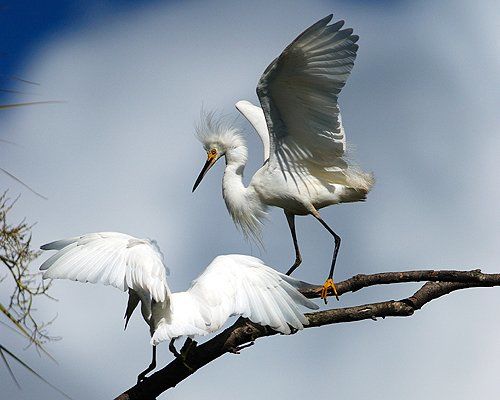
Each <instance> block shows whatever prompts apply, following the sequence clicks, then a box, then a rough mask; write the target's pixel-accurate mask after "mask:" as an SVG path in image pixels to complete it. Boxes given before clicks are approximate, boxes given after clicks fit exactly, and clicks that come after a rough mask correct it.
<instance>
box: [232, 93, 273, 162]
mask: <svg viewBox="0 0 500 400" xmlns="http://www.w3.org/2000/svg"><path fill="white" fill-rule="evenodd" d="M235 107H236V109H237V110H238V111H239V112H240V113H241V114H243V116H244V117H245V118H246V119H247V121H248V122H250V124H251V125H252V126H253V127H254V129H255V131H256V132H257V134H258V135H259V137H260V140H261V141H262V146H263V147H264V162H266V161H267V160H268V159H269V149H270V146H271V144H270V141H269V131H268V130H267V124H266V117H265V116H264V111H262V108H260V107H257V106H255V105H253V104H252V103H250V102H249V101H246V100H240V101H238V102H237V103H236V104H235Z"/></svg>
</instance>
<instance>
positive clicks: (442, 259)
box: [0, 0, 500, 399]
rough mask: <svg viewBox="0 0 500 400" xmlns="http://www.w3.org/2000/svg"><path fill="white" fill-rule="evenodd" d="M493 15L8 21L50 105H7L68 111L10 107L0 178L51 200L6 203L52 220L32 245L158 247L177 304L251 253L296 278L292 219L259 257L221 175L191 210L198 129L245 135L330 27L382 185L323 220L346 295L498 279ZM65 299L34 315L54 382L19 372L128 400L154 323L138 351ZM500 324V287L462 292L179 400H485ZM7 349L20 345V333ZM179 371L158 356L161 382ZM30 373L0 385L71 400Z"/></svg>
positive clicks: (50, 15) (144, 14)
mask: <svg viewBox="0 0 500 400" xmlns="http://www.w3.org/2000/svg"><path fill="white" fill-rule="evenodd" d="M88 4H90V5H88ZM498 11H499V8H498V5H497V3H496V2H494V1H485V2H481V5H480V6H479V5H477V3H476V2H472V1H466V0H463V1H448V2H447V1H443V2H433V1H421V2H369V1H366V2H347V1H342V2H335V1H331V2H325V1H307V2H303V1H298V0H297V1H286V2H285V1H278V2H273V3H272V4H269V2H264V1H262V2H256V3H252V4H251V5H250V4H248V5H246V4H245V3H236V2H226V1H214V2H202V1H191V2H175V3H169V2H159V1H154V2H142V3H136V2H134V4H132V2H124V3H122V2H117V1H115V2H92V3H87V2H86V3H85V5H82V3H81V2H44V4H43V5H40V6H32V5H31V4H29V3H28V2H20V3H15V4H14V5H9V7H8V8H7V9H5V10H4V11H2V13H1V14H0V18H1V19H2V20H1V21H0V22H2V21H5V23H0V33H1V34H0V37H1V38H2V41H1V42H0V44H1V46H2V47H1V48H0V50H2V51H3V52H4V53H6V54H4V55H3V56H2V59H1V60H0V61H1V62H0V66H1V68H2V69H1V71H0V72H1V73H2V76H12V75H14V76H19V77H22V78H25V79H28V80H32V81H35V82H38V83H40V86H32V85H28V86H27V85H25V84H23V83H20V82H17V81H6V85H3V86H2V87H3V88H7V89H13V90H21V91H29V92H30V93H33V94H32V95H30V96H11V95H10V96H7V95H6V94H3V95H2V99H3V100H4V101H7V100H26V101H28V100H39V99H40V100H41V99H57V100H64V101H65V103H64V104H57V105H55V104H54V105H46V106H38V107H29V108H23V109H17V110H10V111H9V112H8V113H2V118H1V119H0V135H1V136H0V138H1V139H4V140H8V141H13V142H15V143H17V144H18V145H19V146H10V145H8V144H3V143H2V146H0V160H1V164H0V165H1V166H2V167H3V168H6V169H8V170H9V171H11V172H13V173H15V174H16V175H17V176H19V177H20V178H22V179H23V180H24V181H26V182H27V183H29V184H30V185H31V186H33V187H34V188H35V189H36V190H38V191H40V192H42V193H43V194H44V195H46V196H47V197H48V198H49V200H48V201H43V200H41V199H40V198H38V197H36V196H34V195H32V194H31V193H29V192H27V191H25V190H24V189H23V188H22V187H20V186H18V185H17V184H16V183H15V182H13V181H12V180H9V179H8V178H7V177H5V176H0V185H1V186H2V187H5V188H9V189H10V191H11V193H12V194H13V195H17V194H21V198H20V200H19V202H18V207H17V209H16V210H15V217H18V218H22V217H27V219H28V220H29V221H33V222H34V221H36V222H37V225H36V226H35V228H34V232H33V234H34V235H33V242H34V244H35V245H37V246H38V245H41V244H43V243H46V242H49V241H51V240H54V239H58V238H62V237H67V236H74V235H77V234H80V233H85V232H94V231H101V230H114V231H121V232H126V233H129V234H132V235H136V236H139V237H152V238H155V239H157V241H158V243H159V244H160V246H161V248H162V250H163V252H164V253H165V256H166V261H167V264H168V266H169V267H170V270H171V272H172V274H171V276H170V281H169V283H170V286H171V287H172V289H173V290H183V289H185V288H186V287H187V286H188V284H189V282H190V280H192V279H193V278H195V277H196V276H197V274H198V273H199V272H201V270H202V269H203V268H204V267H205V266H206V265H207V264H208V263H209V262H210V261H211V259H212V258H213V257H215V256H216V255H218V254H224V253H242V254H253V255H256V256H259V257H261V258H263V259H264V261H266V263H268V264H269V265H272V266H275V267H276V268H277V269H278V270H282V271H284V270H286V269H287V268H288V267H289V264H290V263H291V262H292V260H293V249H292V245H291V240H290V238H289V236H288V235H289V234H288V228H287V226H286V222H285V219H284V218H283V215H282V212H281V211H280V210H275V211H273V212H271V215H270V222H269V223H268V224H267V225H266V227H265V229H264V240H265V243H266V249H265V251H259V250H258V249H256V248H255V246H252V245H251V244H248V243H246V242H244V240H243V239H242V237H241V236H240V235H239V233H238V232H237V231H236V228H235V227H234V225H233V223H232V221H231V220H230V217H229V215H228V214H227V211H226V210H225V206H224V203H223V201H222V198H221V189H220V184H221V182H220V181H221V174H222V170H223V165H222V164H221V165H217V166H216V167H214V168H213V171H211V173H210V174H209V175H208V176H207V177H206V178H205V180H204V182H203V184H202V185H201V186H200V188H199V189H198V190H197V192H196V193H195V194H194V195H193V194H191V187H192V184H193V181H194V179H195V178H196V175H197V173H198V172H199V169H200V168H201V165H202V164H203V162H204V152H203V150H202V148H201V146H200V144H199V143H198V142H197V140H196V139H195V137H194V125H195V123H196V121H197V118H198V116H199V111H200V108H201V106H202V105H203V106H204V107H206V108H209V109H216V110H220V111H222V112H224V113H227V114H229V115H232V116H234V117H236V115H237V114H236V110H235V109H234V103H235V102H236V101H238V100H241V99H247V100H250V101H253V102H255V101H256V97H255V85H256V82H257V80H258V78H259V76H260V74H261V73H262V71H263V70H264V68H265V67H266V66H267V64H268V63H269V62H270V61H271V60H272V59H273V58H274V57H275V56H276V55H278V54H279V53H280V52H281V50H282V49H283V48H284V47H285V46H286V45H287V44H288V43H289V42H290V40H292V39H293V38H294V37H295V36H296V35H297V34H298V33H300V32H301V31H302V30H303V29H304V28H306V27H307V26H309V25H310V24H311V23H313V22H314V21H316V20H318V19H319V18H321V17H323V16H325V15H327V14H329V13H331V12H333V13H334V16H335V18H337V19H345V20H346V24H347V26H351V27H353V28H354V30H355V32H356V33H357V34H359V35H360V41H359V45H360V49H359V52H358V58H357V60H356V65H355V67H354V69H353V73H352V76H351V78H350V79H349V81H348V83H347V85H346V87H345V89H344V90H343V92H342V95H341V98H340V101H341V106H342V111H343V121H344V124H345V128H346V133H347V140H348V142H349V144H350V145H351V146H352V148H353V152H354V158H355V159H356V160H357V161H358V162H359V163H360V164H361V165H362V166H363V167H364V168H365V169H367V170H371V171H373V172H374V174H375V176H376V179H377V183H376V186H375V188H374V190H373V192H372V193H370V196H369V197H368V201H367V202H366V203H363V204H349V205H341V206H335V207H330V208H328V209H326V210H325V211H324V212H323V217H324V218H325V220H326V221H328V222H329V223H330V224H331V225H332V226H333V227H334V228H335V230H336V231H337V232H338V233H340V234H341V236H342V238H343V242H342V248H341V251H340V255H339V260H338V264H337V267H336V274H337V279H344V278H347V277H349V276H351V275H353V274H356V273H371V272H379V271H388V270H404V269H414V268H464V269H466V268H477V267H481V268H483V270H485V271H490V272H493V271H498V240H499V239H500V237H499V232H498V226H499V222H500V215H499V211H498V206H497V204H496V203H497V201H496V199H498V198H499V195H500V192H499V190H500V189H499V185H498V177H497V170H498V156H497V154H498V148H499V145H500V143H499V141H500V140H499V136H498V130H499V128H500V120H499V117H498V115H499V114H498V104H500V94H499V92H498V89H497V88H498V87H500V82H499V80H500V78H499V76H500V75H499V74H498V70H499V67H500V58H499V54H500V48H499V46H500V44H499V43H500V42H499V41H498V40H497V39H498V37H499V34H500V32H499V28H498V22H497V15H498V14H499V13H498ZM2 82H4V81H3V80H2ZM238 123H239V124H240V126H241V127H242V128H243V129H244V130H245V136H246V138H247V139H248V143H249V154H250V162H249V165H248V167H247V170H246V179H247V180H248V179H249V177H250V176H251V173H253V171H255V170H256V168H257V167H258V165H259V162H260V160H261V153H260V152H261V148H260V144H259V142H258V139H257V138H256V135H255V134H254V133H253V132H252V131H251V130H250V129H249V128H248V126H247V125H246V124H245V122H244V120H243V119H241V118H240V119H239V122H238ZM213 226H215V227H216V229H215V230H214V231H213V232H210V234H207V229H208V228H207V227H213ZM297 229H298V236H299V240H300V241H301V245H302V250H303V257H304V263H303V265H302V266H301V268H300V269H299V270H298V271H297V272H298V274H297V276H298V277H300V278H301V279H305V280H308V281H311V282H322V281H323V280H324V277H325V274H326V270H327V269H328V265H329V259H330V256H331V245H332V244H331V241H330V238H329V237H328V235H327V234H326V233H325V232H323V230H322V229H321V227H320V226H319V225H318V224H317V222H315V221H314V220H312V219H310V218H299V219H298V221H297ZM43 259H45V256H42V258H41V259H40V262H41V261H42V260H43ZM34 267H35V266H34ZM414 288H415V287H414V286H412V285H409V286H406V285H402V286H397V287H392V288H373V289H370V290H368V291H366V292H364V293H356V294H352V295H348V296H343V298H342V299H341V302H340V303H332V304H329V305H330V306H332V307H337V306H348V305H351V304H362V303H366V302H370V301H375V300H379V299H387V298H399V297H402V296H407V295H409V294H410V293H411V291H412V290H413V289H414ZM5 295H6V292H5V289H4V288H3V287H0V296H2V298H3V296H5ZM53 295H54V296H55V297H57V298H58V299H59V301H58V302H49V301H47V302H41V303H40V305H39V313H40V316H41V317H44V318H46V319H47V320H49V319H51V318H53V317H54V316H56V315H57V319H56V321H55V322H54V324H53V325H52V327H51V333H53V334H54V335H60V336H62V337H63V340H62V341H59V342H56V343H52V344H50V345H49V349H50V351H51V352H52V353H53V354H54V355H55V356H56V358H57V359H58V361H59V365H54V364H52V363H51V362H50V361H48V360H46V359H44V358H39V357H38V356H37V355H36V354H34V352H32V351H30V350H27V351H24V352H22V356H23V358H25V359H26V360H28V361H30V362H31V363H32V364H33V365H34V367H35V368H36V369H37V370H39V371H42V372H43V373H44V375H45V376H46V377H47V378H48V379H50V380H51V381H53V382H55V383H57V384H58V385H59V386H61V387H63V389H64V390H65V391H66V392H68V393H70V394H71V395H73V396H74V397H75V398H83V397H93V398H99V399H100V398H103V399H105V398H110V397H111V396H113V395H116V394H118V393H119V392H120V390H122V389H125V388H126V387H128V386H130V385H131V384H132V383H133V382H134V379H135V376H136V374H137V372H138V371H139V370H141V368H143V367H144V366H145V365H146V364H147V363H148V361H149V360H148V358H149V355H150V352H149V347H148V346H149V345H148V332H147V329H145V327H144V325H143V322H142V321H141V320H140V319H139V318H133V320H132V321H131V324H130V327H129V329H128V330H127V332H123V325H122V318H121V317H122V313H123V311H124V308H125V301H126V296H125V295H124V294H121V293H119V292H118V291H116V290H112V289H110V288H107V287H97V286H90V285H81V284H76V283H74V282H55V284H54V286H53ZM499 306H500V296H499V293H498V290H496V289H478V290H469V291H464V292H462V293H458V294H454V295H452V296H448V297H446V298H443V299H440V300H438V301H436V302H435V303H432V304H431V305H429V306H427V307H426V308H425V309H424V310H422V311H421V312H419V313H417V314H416V315H414V316H413V317H411V318H406V319H387V320H385V321H378V322H376V323H375V322H373V321H365V322H361V323H356V324H348V325H343V326H335V327H328V328H322V329H311V330H307V331H305V332H302V333H301V334H299V335H295V336H293V337H288V338H284V337H275V338H270V339H269V340H262V341H260V342H258V345H257V346H254V347H253V348H252V349H250V350H248V351H245V352H243V353H242V354H241V355H240V356H227V357H224V358H222V359H220V360H218V361H217V362H216V363H214V364H213V365H211V366H209V367H208V368H206V369H203V370H201V371H200V372H199V373H197V374H196V375H195V376H193V377H192V378H190V380H189V381H187V382H185V383H183V384H182V385H179V387H177V388H176V389H175V390H174V391H173V392H172V393H171V394H169V395H168V398H174V399H175V398H182V399H191V398H193V399H194V398H199V395H200V393H203V394H204V396H205V397H207V398H210V397H215V396H217V398H220V399H226V398H227V399H230V398H235V397H237V398H239V399H251V398H253V397H254V394H255V385H256V382H258V387H259V393H263V392H265V393H266V394H267V397H275V398H285V397H287V398H299V397H301V396H305V394H306V393H307V392H308V390H309V389H308V388H309V387H310V385H314V386H316V387H317V395H318V396H321V397H327V396H331V395H332V391H333V393H334V394H335V395H336V396H340V397H348V398H352V397H354V398H363V397H368V396H370V397H375V398H381V397H383V398H386V399H400V398H406V399H421V398H424V397H429V398H454V399H468V398H471V397H473V398H488V397H492V396H493V394H496V393H498V390H499V385H498V379H497V377H496V375H497V371H498V369H499V368H500V363H499V361H498V360H499V359H500V357H498V355H500V342H499V341H498V337H497V336H498V335H497V332H498V330H499V328H500V319H498V318H495V315H496V314H498V312H497V311H498V308H499ZM3 335H4V331H2V341H3V340H4V336H3ZM5 340H6V343H7V344H9V345H10V346H12V347H17V348H21V347H22V346H23V344H24V343H23V342H22V341H21V340H19V339H18V338H17V337H16V336H15V335H10V334H9V333H8V332H5ZM429 357H431V359H432V360H431V362H429ZM170 358H171V357H170V355H169V354H168V350H167V349H166V347H165V346H161V347H160V348H159V362H160V364H165V363H167V362H168V361H169V360H170ZM246 371H253V372H252V374H251V376H250V375H249V374H247V372H246ZM16 373H17V374H18V376H19V378H20V380H21V382H22V383H23V384H24V385H25V388H24V390H23V391H22V392H18V391H17V389H16V388H15V386H14V385H13V384H12V383H11V382H10V380H9V377H8V374H7V371H6V370H5V369H4V368H0V382H1V386H2V390H4V389H3V388H6V389H5V390H6V394H5V395H6V397H8V398H19V399H30V398H33V396H34V395H35V394H36V395H37V396H38V397H39V398H46V399H54V398H56V396H57V395H56V394H54V392H52V391H51V390H50V389H49V388H46V387H44V386H41V385H40V384H39V383H38V382H37V381H36V380H34V379H33V378H31V377H30V376H29V375H27V374H26V373H25V372H23V371H22V370H20V369H17V370H16ZM388 380H389V382H388V383H387V384H386V383H385V382H387V381H388ZM325 382H327V383H325ZM417 382H418V383H417ZM421 382H426V383H425V384H422V383H421ZM165 397H166V396H165Z"/></svg>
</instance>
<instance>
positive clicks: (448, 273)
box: [116, 269, 500, 400]
mask: <svg viewBox="0 0 500 400" xmlns="http://www.w3.org/2000/svg"><path fill="white" fill-rule="evenodd" d="M405 282H426V283H425V284H424V285H423V286H422V287H421V288H420V289H419V290H417V291H416V292H415V293H414V294H413V295H412V296H410V297H407V298H405V299H402V300H399V301H394V300H390V301H382V302H377V303H371V304H364V305H360V306H355V307H346V308H337V309H330V310H325V311H318V312H314V313H308V314H306V316H307V318H308V320H309V325H308V326H307V327H306V328H312V327H319V326H324V325H331V324H338V323H344V322H354V321H361V320H366V319H373V320H376V319H377V318H380V317H381V318H385V317H408V316H411V315H413V313H414V312H415V311H417V310H420V309H421V308H422V307H423V306H424V305H425V304H427V303H429V302H430V301H432V300H435V299H437V298H439V297H442V296H444V295H447V294H449V293H451V292H453V291H456V290H461V289H466V288H472V287H493V286H500V274H484V273H482V272H481V271H480V270H478V269H477V270H472V271H452V270H443V271H433V270H422V271H405V272H384V273H378V274H372V275H362V274H361V275H356V276H354V277H352V278H350V279H347V280H345V281H342V282H339V283H338V284H337V292H338V294H339V295H342V294H344V293H347V292H355V291H357V290H360V289H363V288H366V287H370V286H374V285H387V284H394V283H405ZM301 292H302V293H303V294H304V295H305V296H307V297H309V298H319V297H320V293H321V286H316V287H311V286H309V285H305V286H304V289H303V290H301ZM329 295H332V293H329ZM276 334H278V332H276V331H273V330H272V329H271V328H269V327H264V326H261V325H258V324H254V323H252V322H250V321H249V320H247V319H244V318H240V319H238V320H237V321H236V322H235V323H234V324H233V325H232V326H231V327H229V328H227V329H226V330H224V331H223V332H221V333H219V334H218V335H217V336H215V337H214V338H212V339H211V340H209V341H207V342H205V343H203V344H201V345H200V346H197V347H195V348H193V349H191V351H190V352H189V353H188V355H187V357H186V359H185V360H184V361H182V360H180V359H174V360H173V361H172V362H171V363H170V364H168V365H167V366H165V367H164V368H163V369H161V370H159V371H157V372H156V373H154V374H152V375H151V376H150V377H149V378H147V379H146V380H145V381H143V382H141V383H139V384H137V385H135V386H133V387H131V388H130V389H128V390H127V391H125V392H124V393H122V394H121V395H119V396H118V397H117V398H116V400H153V399H156V397H157V396H158V395H159V394H161V393H163V392H165V391H166V390H168V389H170V388H173V387H174V386H176V385H177V384H178V383H180V382H182V381H183V380H184V379H186V378H187V377H189V376H190V375H192V374H193V373H195V372H196V371H197V370H198V369H200V368H201V367H204V366H205V365H207V364H209V363H210V362H212V361H214V360H215V359H217V358H219V357H220V356H222V355H224V354H226V353H234V352H238V351H239V350H241V349H242V346H243V347H245V346H244V345H245V344H248V343H250V342H254V341H255V340H256V339H258V338H260V337H265V336H271V335H276Z"/></svg>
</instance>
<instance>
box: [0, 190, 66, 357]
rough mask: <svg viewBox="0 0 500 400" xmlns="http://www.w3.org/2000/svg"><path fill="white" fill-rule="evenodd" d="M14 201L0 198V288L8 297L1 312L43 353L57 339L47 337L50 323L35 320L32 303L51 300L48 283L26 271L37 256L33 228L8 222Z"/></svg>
mask: <svg viewBox="0 0 500 400" xmlns="http://www.w3.org/2000/svg"><path fill="white" fill-rule="evenodd" d="M16 200H17V199H15V200H13V201H12V200H10V199H9V198H8V197H7V192H4V193H3V194H1V195H0V284H2V286H4V287H5V288H6V290H5V289H4V290H3V291H4V292H5V291H7V293H10V295H8V296H7V298H8V300H7V302H5V303H2V302H1V301H0V312H1V313H3V314H4V315H5V316H6V317H7V319H8V320H9V321H10V322H11V323H12V324H13V325H14V328H13V329H16V330H17V332H18V333H20V334H22V335H23V336H25V337H26V338H28V339H29V345H31V344H34V345H35V346H36V348H37V350H42V351H43V348H42V344H43V343H46V342H47V341H50V340H55V339H57V338H56V337H52V336H49V335H48V333H47V329H46V328H47V326H48V325H50V323H51V322H52V321H49V322H43V321H40V320H39V319H38V318H37V317H36V315H35V311H36V309H35V308H34V301H35V299H36V298H38V297H42V296H43V297H48V298H51V299H52V297H50V295H49V294H48V289H49V287H50V282H47V281H43V280H42V279H41V274H40V273H38V272H35V273H34V272H31V271H30V269H29V265H30V263H31V262H32V261H33V260H34V259H36V258H37V257H38V256H39V254H40V252H39V251H35V250H33V249H31V228H32V225H29V224H28V223H26V221H25V220H23V221H21V222H20V223H18V224H11V223H10V222H9V220H8V216H9V212H10V211H11V210H12V207H13V206H14V204H15V203H16ZM7 326H8V324H7Z"/></svg>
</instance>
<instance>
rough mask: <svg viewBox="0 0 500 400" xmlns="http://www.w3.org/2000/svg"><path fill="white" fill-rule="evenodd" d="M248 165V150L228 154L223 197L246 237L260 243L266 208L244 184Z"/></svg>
mask: <svg viewBox="0 0 500 400" xmlns="http://www.w3.org/2000/svg"><path fill="white" fill-rule="evenodd" d="M246 163H247V149H246V147H245V146H239V147H236V148H234V149H230V150H228V151H227V152H226V169H225V171H224V177H223V179H222V196H223V197H224V201H225V202H226V207H227V209H228V211H229V214H231V217H232V218H233V221H234V222H235V223H236V224H237V225H238V226H240V228H241V229H242V231H243V234H244V235H245V236H246V237H250V236H251V237H253V238H255V239H256V240H257V241H258V242H259V241H260V225H261V220H262V219H263V218H264V217H265V214H266V212H265V210H266V206H265V204H264V203H262V201H261V200H260V198H259V196H258V194H257V193H256V192H255V190H254V188H253V187H252V186H251V185H250V186H249V187H245V185H244V184H243V170H244V169H245V165H246Z"/></svg>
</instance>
